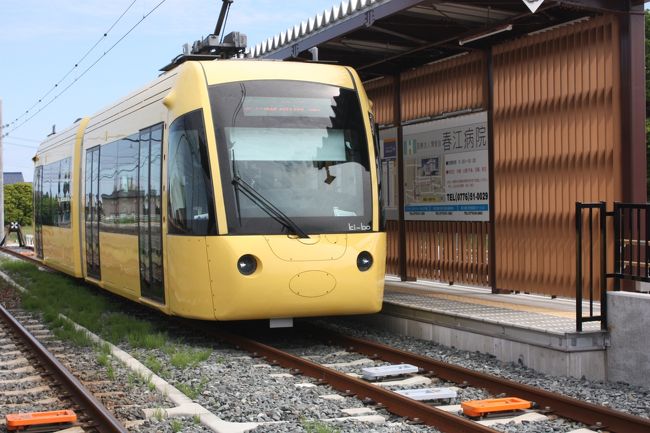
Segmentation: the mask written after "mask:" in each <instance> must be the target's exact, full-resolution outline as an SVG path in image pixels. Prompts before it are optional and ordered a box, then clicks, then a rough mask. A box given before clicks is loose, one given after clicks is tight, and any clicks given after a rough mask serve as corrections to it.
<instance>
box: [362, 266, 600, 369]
mask: <svg viewBox="0 0 650 433" xmlns="http://www.w3.org/2000/svg"><path fill="white" fill-rule="evenodd" d="M588 308H589V307H588V305H586V304H585V305H584V306H583V311H588ZM594 308H598V305H595V307H594ZM598 313H599V311H598V310H596V311H594V314H598ZM575 314H576V313H575V300H573V299H563V298H551V297H550V296H539V295H528V294H493V293H491V291H490V289H487V288H480V287H469V286H462V285H448V284H443V283H438V282H432V281H417V282H402V281H400V280H399V279H397V278H391V277H387V279H386V286H385V291H384V305H383V309H382V311H381V313H380V314H379V315H375V316H367V320H368V321H370V322H371V323H372V325H373V326H377V327H380V328H383V329H387V330H390V331H392V332H395V333H398V334H400V335H407V336H412V337H416V338H420V339H424V340H430V341H434V342H436V343H438V344H442V345H445V346H450V347H455V348H458V349H462V350H469V351H478V352H481V353H488V354H491V355H494V356H495V357H496V358H497V359H499V360H501V361H504V362H513V363H518V364H521V365H524V366H526V367H529V368H532V369H534V370H536V371H539V372H542V373H545V374H551V375H563V376H574V377H583V376H584V377H586V378H589V379H594V380H604V379H605V377H606V349H607V345H608V335H607V332H605V331H601V330H600V323H599V322H587V323H585V324H584V325H583V332H576V320H575Z"/></svg>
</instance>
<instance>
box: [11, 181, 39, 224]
mask: <svg viewBox="0 0 650 433" xmlns="http://www.w3.org/2000/svg"><path fill="white" fill-rule="evenodd" d="M33 215H34V208H33V205H32V184H31V183H27V182H22V183H14V184H11V185H5V223H6V224H9V222H11V221H18V223H19V224H20V225H21V226H26V225H31V224H32V216H33Z"/></svg>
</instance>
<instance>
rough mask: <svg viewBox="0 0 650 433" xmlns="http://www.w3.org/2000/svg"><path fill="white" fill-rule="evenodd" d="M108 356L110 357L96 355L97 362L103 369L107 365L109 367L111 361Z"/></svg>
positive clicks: (102, 354) (101, 354) (103, 354)
mask: <svg viewBox="0 0 650 433" xmlns="http://www.w3.org/2000/svg"><path fill="white" fill-rule="evenodd" d="M109 356H110V355H107V354H105V353H99V354H97V362H98V363H99V365H101V366H103V367H107V366H108V365H110V363H111V361H110V357H109Z"/></svg>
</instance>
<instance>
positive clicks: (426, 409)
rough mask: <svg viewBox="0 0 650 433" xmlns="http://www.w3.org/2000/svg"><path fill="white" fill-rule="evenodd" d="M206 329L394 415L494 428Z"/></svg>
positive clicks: (471, 432)
mask: <svg viewBox="0 0 650 433" xmlns="http://www.w3.org/2000/svg"><path fill="white" fill-rule="evenodd" d="M201 331H202V332H205V331H206V330H205V328H202V329H201ZM209 332H210V333H211V335H212V336H213V337H215V338H217V339H219V340H222V341H225V342H227V343H230V344H232V345H234V346H236V347H238V348H241V349H244V350H247V351H248V352H251V353H252V354H253V355H254V356H263V357H265V358H266V359H267V360H268V361H269V362H270V363H272V364H277V365H280V366H282V367H284V368H289V369H293V370H297V371H299V372H300V373H302V374H304V375H306V376H310V377H313V378H316V379H318V380H319V381H322V382H326V383H327V384H328V385H330V386H331V387H333V388H335V389H337V390H339V391H342V392H345V393H347V394H350V395H355V396H356V397H357V398H359V399H362V400H363V399H370V400H372V401H374V402H376V403H379V404H381V405H382V406H383V407H385V408H386V409H387V410H389V411H390V412H392V413H394V414H396V415H400V416H403V417H407V418H410V419H412V420H413V421H416V422H421V423H424V424H427V425H430V426H434V427H436V428H437V429H439V430H440V431H442V432H444V433H495V430H493V429H491V428H488V427H485V426H483V425H481V424H478V423H476V422H474V421H471V420H468V419H466V418H462V417H460V416H457V415H454V414H451V413H448V412H445V411H442V410H440V409H437V408H435V407H433V406H429V405H427V404H424V403H420V402H418V401H415V400H413V399H411V398H408V397H404V396H402V395H400V394H397V393H395V392H393V391H390V390H387V389H384V388H382V387H380V386H377V385H373V384H372V383H370V382H366V381H364V380H361V379H357V378H355V377H351V376H348V375H347V374H345V373H341V372H339V371H336V370H334V369H331V368H328V367H324V366H322V365H319V364H317V363H315V362H312V361H309V360H307V359H304V358H301V357H299V356H295V355H292V354H290V353H287V352H284V351H282V350H280V349H276V348H274V347H271V346H268V345H266V344H263V343H260V342H258V341H254V340H251V339H249V338H247V337H244V336H241V335H235V334H231V333H230V332H226V331H223V330H217V329H211V330H210V331H209Z"/></svg>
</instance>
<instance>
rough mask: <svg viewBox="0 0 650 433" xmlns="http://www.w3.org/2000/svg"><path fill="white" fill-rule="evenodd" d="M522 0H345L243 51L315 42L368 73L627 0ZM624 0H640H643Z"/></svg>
mask: <svg viewBox="0 0 650 433" xmlns="http://www.w3.org/2000/svg"><path fill="white" fill-rule="evenodd" d="M525 1H527V0H459V1H451V2H449V1H436V0H426V1H422V0H348V1H343V2H342V3H341V4H338V5H335V6H333V7H332V8H331V9H327V10H325V11H323V12H322V13H320V14H318V15H315V16H313V17H311V18H309V19H308V20H305V21H303V22H301V23H300V24H297V25H295V26H294V27H292V28H289V29H287V30H286V31H284V32H282V33H280V34H277V35H275V36H273V37H270V38H268V39H267V40H266V41H264V42H262V43H260V44H258V45H256V46H255V47H254V48H253V50H252V51H251V53H250V55H251V56H252V57H255V58H266V59H282V60H291V59H296V60H300V59H305V60H309V59H311V58H312V57H311V54H310V53H309V52H308V50H309V49H310V48H312V47H317V48H318V57H319V61H321V62H328V61H331V62H337V63H341V64H346V65H350V66H353V67H355V68H356V69H357V71H359V73H360V75H361V76H362V78H363V79H364V80H368V79H372V78H375V77H379V76H384V75H389V74H395V73H398V72H400V71H404V70H407V69H410V68H413V67H417V66H421V65H424V64H427V63H431V62H435V61H437V60H441V59H444V58H447V57H451V56H454V55H458V54H461V53H465V52H469V51H474V50H484V49H486V48H488V47H489V46H491V45H495V44H498V43H500V42H503V41H506V40H510V39H514V38H517V37H519V36H522V35H525V34H529V33H534V32H541V31H545V30H548V29H549V28H551V27H556V26H561V25H566V24H568V23H571V22H574V21H576V20H580V19H586V18H588V17H590V16H594V15H597V14H603V13H615V14H619V13H626V12H627V11H628V10H629V9H628V8H629V3H628V2H626V1H620V0H545V1H544V2H543V3H542V4H541V6H539V9H537V11H536V12H535V13H534V14H533V13H531V11H530V10H529V9H528V7H527V6H526V4H525V3H524V2H525ZM631 3H632V4H633V5H642V4H643V0H632V1H631ZM510 25H512V27H511V29H509V28H508V26H510ZM504 29H508V30H504ZM476 37H478V38H476ZM473 38H476V39H475V40H471V39H473ZM459 41H468V42H466V43H463V44H462V45H461V44H460V43H459Z"/></svg>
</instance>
